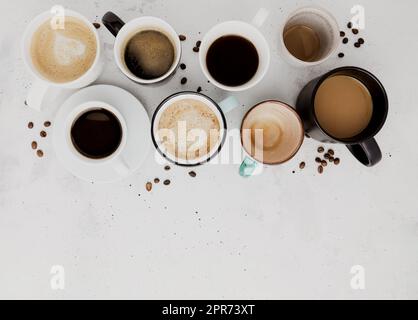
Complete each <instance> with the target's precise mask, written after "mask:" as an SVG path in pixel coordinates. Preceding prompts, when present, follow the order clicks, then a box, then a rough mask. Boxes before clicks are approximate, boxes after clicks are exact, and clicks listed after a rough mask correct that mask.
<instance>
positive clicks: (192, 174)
mask: <svg viewBox="0 0 418 320" xmlns="http://www.w3.org/2000/svg"><path fill="white" fill-rule="evenodd" d="M189 176H191V177H192V178H196V176H197V174H196V172H194V171H190V172H189Z"/></svg>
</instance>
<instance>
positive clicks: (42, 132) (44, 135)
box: [39, 131, 48, 138]
mask: <svg viewBox="0 0 418 320" xmlns="http://www.w3.org/2000/svg"><path fill="white" fill-rule="evenodd" d="M39 135H40V136H41V137H42V138H46V136H47V135H48V134H47V133H46V131H41V133H40V134H39Z"/></svg>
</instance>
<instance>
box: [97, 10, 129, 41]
mask: <svg viewBox="0 0 418 320" xmlns="http://www.w3.org/2000/svg"><path fill="white" fill-rule="evenodd" d="M102 22H103V24H104V26H105V27H106V28H107V30H109V31H110V33H111V34H113V36H115V37H116V36H117V35H118V33H119V31H120V29H122V27H123V26H124V25H125V22H123V21H122V19H121V18H119V17H118V16H117V15H116V14H114V13H113V12H111V11H109V12H107V13H106V14H105V15H104V16H103V18H102Z"/></svg>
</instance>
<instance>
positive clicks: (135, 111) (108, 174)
mask: <svg viewBox="0 0 418 320" xmlns="http://www.w3.org/2000/svg"><path fill="white" fill-rule="evenodd" d="M89 101H102V102H104V103H107V104H110V105H111V106H113V107H115V108H116V109H117V110H118V111H119V112H120V113H121V114H122V116H123V117H124V119H125V121H126V125H127V130H128V132H127V136H128V140H127V143H126V146H125V148H124V150H123V151H122V154H121V156H122V157H123V158H124V160H125V162H126V164H127V165H128V166H129V168H130V169H131V170H130V171H129V172H128V173H127V174H126V175H125V176H121V175H120V173H118V172H117V171H116V170H115V169H114V166H112V163H111V162H110V163H104V164H86V163H84V162H83V161H81V160H80V159H79V158H78V157H77V156H75V155H74V154H73V153H72V152H71V151H70V148H69V147H68V144H67V142H66V130H65V127H66V121H67V117H68V115H69V114H70V112H71V111H72V110H73V109H74V108H75V107H76V106H78V105H80V104H82V103H85V102H89ZM53 144H54V149H55V153H56V155H57V158H58V159H59V160H60V162H61V163H62V164H63V165H64V167H65V168H67V169H68V170H69V171H70V172H71V173H72V174H74V175H75V176H76V177H78V178H80V179H82V180H86V181H88V182H97V183H109V182H115V181H119V180H121V179H124V178H126V177H128V176H129V175H131V174H133V173H134V172H135V171H137V170H138V169H139V167H140V166H141V164H142V163H143V162H144V161H145V159H146V158H147V155H148V153H149V151H150V149H151V123H150V119H149V117H148V114H147V112H146V111H145V108H144V106H143V105H142V103H141V102H139V101H138V99H136V98H135V97H134V96H133V95H132V94H130V93H129V92H127V91H125V90H123V89H121V88H118V87H115V86H109V85H97V86H92V87H88V88H85V89H82V90H80V91H78V92H77V93H75V94H74V95H72V96H71V97H70V98H68V100H67V101H66V102H64V104H63V105H62V106H61V108H60V110H59V112H58V114H57V116H56V118H55V122H54V135H53Z"/></svg>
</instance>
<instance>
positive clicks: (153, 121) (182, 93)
mask: <svg viewBox="0 0 418 320" xmlns="http://www.w3.org/2000/svg"><path fill="white" fill-rule="evenodd" d="M186 95H187V96H189V95H195V96H200V97H203V98H204V99H206V100H208V101H209V102H211V103H212V104H213V106H215V108H216V109H217V110H218V111H219V114H220V118H221V119H219V120H221V122H222V125H223V128H221V132H222V139H221V141H220V142H219V146H218V148H217V149H216V150H214V151H213V153H209V154H208V157H206V158H205V160H203V161H200V162H198V163H195V164H190V163H183V162H179V161H178V160H174V159H172V158H171V157H170V156H168V155H167V154H165V153H164V152H163V150H161V148H160V144H159V143H158V142H157V139H156V137H155V135H154V129H155V125H156V120H157V117H158V115H159V113H160V111H161V109H162V108H163V107H164V106H165V105H166V104H167V102H169V101H170V100H172V99H173V98H176V97H178V96H186ZM227 131H228V124H227V122H226V117H225V114H224V112H223V111H222V109H221V107H220V106H219V104H218V103H217V102H215V101H214V100H213V99H212V98H210V97H209V96H207V95H205V94H203V93H200V92H194V91H180V92H177V93H174V94H172V95H170V96H168V97H167V98H165V99H164V100H163V101H162V102H161V103H160V104H159V106H158V107H157V109H156V110H155V112H154V114H153V116H152V119H151V139H152V142H153V144H154V147H155V149H156V150H157V151H158V153H159V154H160V155H161V156H162V157H163V158H164V159H166V160H168V161H169V162H170V163H172V164H175V165H177V166H180V167H189V168H190V167H198V166H201V165H203V164H206V163H208V162H210V161H211V160H212V159H213V158H215V157H216V156H217V155H218V154H219V153H220V152H221V150H222V148H223V146H224V144H225V141H226V138H227ZM177 159H178V158H177Z"/></svg>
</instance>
